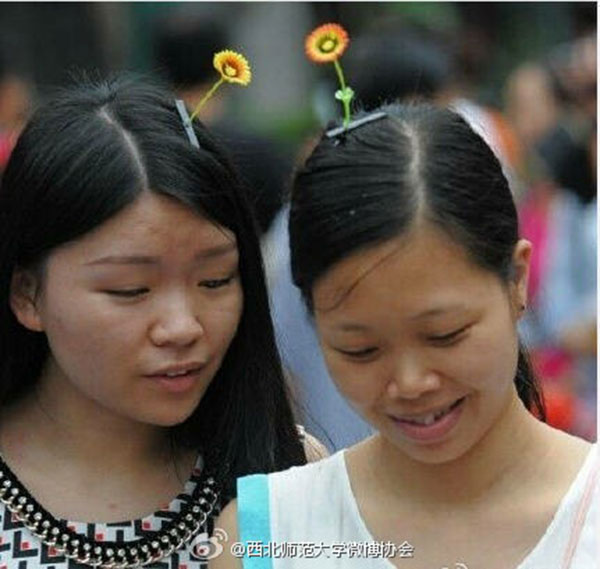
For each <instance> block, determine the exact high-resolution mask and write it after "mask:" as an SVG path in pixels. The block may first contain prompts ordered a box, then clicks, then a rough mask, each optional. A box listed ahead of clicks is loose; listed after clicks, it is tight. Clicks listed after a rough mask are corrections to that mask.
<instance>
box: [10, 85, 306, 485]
mask: <svg viewBox="0 0 600 569" xmlns="http://www.w3.org/2000/svg"><path fill="white" fill-rule="evenodd" d="M194 130H195V132H196V136H197V138H198V140H199V142H200V149H197V148H194V147H193V146H192V145H191V144H190V142H189V140H188V138H187V136H186V134H185V131H184V127H183V124H182V122H181V120H180V118H179V115H178V113H177V111H176V108H175V101H174V99H173V98H172V97H171V96H170V95H169V93H168V92H166V91H163V90H162V89H161V88H160V87H158V86H155V85H152V84H150V83H148V82H147V81H142V80H140V79H138V78H135V77H131V76H129V77H128V76H121V77H119V78H116V79H113V80H109V81H89V80H84V81H81V82H79V84H78V85H76V86H73V87H71V88H67V89H66V90H62V91H60V92H59V93H58V94H57V96H56V97H55V98H54V99H53V100H51V101H48V102H47V103H46V104H45V105H43V106H42V107H41V108H40V109H39V110H38V111H37V112H36V113H35V114H34V116H33V117H32V118H31V120H30V121H29V123H28V125H27V126H26V128H25V130H24V131H23V133H22V134H21V136H20V138H19V140H18V142H17V144H16V147H15V149H14V151H13V153H12V156H11V158H10V161H9V163H8V165H7V168H6V171H5V172H4V176H3V179H2V184H1V186H0V300H1V302H0V412H1V409H2V407H3V406H6V405H8V404H9V403H12V402H14V401H16V400H17V399H18V398H20V397H22V396H24V395H25V394H27V393H30V392H31V391H32V389H33V388H34V386H35V384H36V382H37V381H38V378H39V376H40V373H41V370H42V367H43V365H44V362H45V360H46V358H47V356H48V353H49V348H48V342H47V340H46V336H45V335H44V334H42V333H36V332H32V331H30V330H27V329H26V328H24V327H23V326H21V325H20V324H19V323H18V322H17V320H16V318H15V316H14V314H13V312H12V310H11V308H10V306H9V295H10V286H11V278H12V275H13V272H14V271H15V269H16V268H29V269H32V270H34V271H38V272H39V274H41V275H43V265H44V260H45V259H46V258H47V257H48V255H50V254H51V253H52V251H53V250H54V249H55V248H56V247H59V246H60V245H62V244H65V243H68V242H70V241H73V240H76V239H77V238H79V237H81V236H83V235H85V234H86V233H88V232H89V231H91V230H92V229H94V228H95V227H98V226H99V225H101V224H103V223H104V222H105V221H107V220H108V219H110V218H111V217H113V216H115V215H116V214H118V213H119V212H120V211H121V210H123V208H125V207H126V206H128V205H129V204H131V203H133V202H134V201H135V200H136V199H137V198H138V197H139V196H140V195H142V194H143V193H145V192H155V193H157V194H160V195H163V196H167V197H169V198H171V199H173V200H177V201H178V202H180V203H182V204H184V205H186V206H188V207H189V208H190V209H192V210H193V211H195V212H197V213H198V214H199V215H201V216H203V217H205V218H208V219H210V220H212V221H213V222H215V223H216V224H218V225H220V226H223V227H226V228H228V229H229V230H231V231H232V232H233V233H234V234H235V235H236V238H237V244H238V249H239V259H240V261H239V270H240V275H241V282H242V288H243V294H244V309H243V313H242V316H241V320H240V323H239V326H238V329H237V333H236V335H235V337H234V339H233V341H232V343H231V345H230V347H229V350H228V352H227V355H226V356H225V358H224V361H223V363H222V366H221V368H220V369H219V371H218V372H217V374H216V376H215V377H214V379H213V381H212V383H211V385H210V387H209V388H208V390H207V392H206V394H205V395H204V398H203V399H202V401H201V402H200V404H199V406H198V408H197V409H196V410H195V412H194V413H193V414H192V416H191V417H189V419H187V420H186V421H185V422H184V423H182V424H181V425H177V426H174V427H172V428H171V433H172V439H173V441H174V443H175V444H176V445H180V446H182V447H186V448H188V447H189V448H197V449H199V450H201V451H202V452H203V453H204V456H205V460H206V462H207V464H208V465H209V466H211V467H213V468H214V469H215V471H216V472H217V475H218V476H220V478H221V482H222V483H223V486H224V487H225V490H226V492H227V493H228V494H229V495H233V494H234V493H235V478H236V477H238V476H242V475H245V474H249V473H254V472H270V471H275V470H281V469H285V468H288V467H290V466H292V465H296V464H303V463H304V462H305V460H306V459H305V456H304V451H303V447H302V444H301V442H300V440H299V437H298V433H297V429H296V426H295V424H294V418H293V415H292V411H291V407H290V404H289V402H288V395H287V390H286V386H285V382H284V376H283V372H282V368H281V364H280V360H279V356H278V353H277V350H276V347H275V340H274V332H273V325H272V320H271V316H270V312H269V304H268V297H267V291H266V285H265V278H264V270H263V265H262V257H261V253H260V246H259V240H258V237H257V232H256V223H255V220H254V217H253V213H252V211H251V206H250V204H249V201H248V199H247V196H246V193H245V191H244V189H243V188H242V186H241V184H240V182H239V180H238V177H237V175H236V173H235V172H234V170H233V168H232V165H231V163H230V161H229V160H228V158H227V157H226V155H225V153H224V151H223V150H222V149H221V148H219V147H218V146H217V144H216V143H215V142H214V140H213V139H212V137H211V136H210V134H209V133H208V132H207V130H206V129H205V128H204V127H203V126H202V125H201V124H200V123H199V122H197V121H196V122H195V123H194Z"/></svg>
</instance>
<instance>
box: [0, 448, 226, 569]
mask: <svg viewBox="0 0 600 569" xmlns="http://www.w3.org/2000/svg"><path fill="white" fill-rule="evenodd" d="M5 468H6V467H5ZM201 473H202V459H201V457H199V458H198V461H197V462H196V465H195V467H194V470H193V472H192V474H191V476H190V479H189V480H188V481H187V482H186V484H185V487H184V489H183V491H182V493H181V494H179V495H178V496H176V497H175V498H174V499H173V500H172V501H171V503H169V504H165V505H164V507H162V508H161V509H160V510H158V511H157V512H155V513H153V514H151V515H149V516H147V517H145V518H142V519H139V520H132V521H126V522H120V523H108V524H102V523H85V522H70V521H69V522H66V524H67V527H69V528H70V529H71V530H73V531H75V532H77V533H78V534H80V535H84V536H87V538H88V539H93V540H95V541H97V542H107V541H114V542H118V543H124V544H126V543H127V542H128V541H133V540H137V539H139V538H141V537H144V536H149V535H152V533H153V532H156V531H159V530H161V529H162V528H163V526H164V525H165V524H167V523H169V522H170V521H172V520H173V519H174V518H175V517H177V514H178V513H179V512H180V511H181V508H182V506H183V505H184V504H186V503H187V502H189V500H190V496H191V495H192V494H193V492H194V489H195V488H196V486H197V485H198V483H199V482H201ZM217 513H218V509H217V511H215V513H214V514H213V518H212V519H209V520H208V522H207V523H206V524H205V526H204V527H202V528H201V530H200V532H199V534H198V535H197V536H196V537H195V539H193V540H192V542H191V543H190V544H189V545H188V546H185V547H183V548H182V549H179V550H177V551H175V552H173V553H172V554H171V555H170V556H168V557H165V558H163V559H162V560H160V561H159V562H156V563H152V564H150V565H146V567H148V568H150V569H206V568H207V566H208V561H207V560H206V557H204V555H208V556H209V557H210V547H211V545H212V543H211V540H209V539H208V536H209V535H210V531H211V530H212V527H208V526H212V524H213V521H214V516H216V514H217ZM199 553H200V554H201V555H203V556H199V555H198V554H199ZM42 567H43V568H45V569H83V568H84V567H85V568H89V566H88V565H83V564H80V563H77V562H75V561H73V560H70V559H67V558H66V557H65V556H64V555H62V554H60V553H58V552H57V551H56V549H55V548H53V547H49V546H46V545H44V544H43V543H41V540H40V539H39V538H38V537H36V536H35V535H33V534H32V533H31V532H30V531H29V530H28V529H27V528H26V527H25V526H24V525H23V524H22V523H21V522H20V521H19V520H18V519H17V517H16V516H15V514H13V513H11V512H10V511H9V510H8V509H7V508H6V506H5V505H4V504H3V503H2V502H0V569H38V568H42Z"/></svg>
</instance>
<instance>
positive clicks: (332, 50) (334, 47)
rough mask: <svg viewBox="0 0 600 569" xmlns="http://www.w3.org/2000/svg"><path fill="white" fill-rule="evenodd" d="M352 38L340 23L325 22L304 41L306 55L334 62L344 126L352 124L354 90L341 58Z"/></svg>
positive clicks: (322, 60)
mask: <svg viewBox="0 0 600 569" xmlns="http://www.w3.org/2000/svg"><path fill="white" fill-rule="evenodd" d="M349 42H350V39H349V38H348V33H347V32H346V30H345V29H344V28H342V26H340V25H339V24H323V25H322V26H319V27H318V28H316V29H314V30H313V31H312V32H311V33H310V34H308V36H306V41H305V43H304V48H305V51H306V56H307V57H308V58H309V59H310V60H311V61H313V62H314V63H333V65H334V67H335V71H336V73H337V76H338V80H339V82H340V88H339V89H338V90H337V91H336V92H335V98H336V99H338V100H339V101H341V102H342V105H343V107H344V123H343V124H344V128H347V127H348V125H349V124H350V101H352V98H353V97H354V91H353V90H352V89H351V88H350V87H349V86H347V85H346V80H345V79H344V72H343V71H342V66H341V65H340V62H339V59H340V57H341V56H342V54H343V53H344V51H346V48H347V47H348V43H349Z"/></svg>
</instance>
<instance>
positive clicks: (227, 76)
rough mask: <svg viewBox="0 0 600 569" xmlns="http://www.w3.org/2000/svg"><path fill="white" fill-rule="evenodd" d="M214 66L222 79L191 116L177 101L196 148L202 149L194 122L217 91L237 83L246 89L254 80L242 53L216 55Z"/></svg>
mask: <svg viewBox="0 0 600 569" xmlns="http://www.w3.org/2000/svg"><path fill="white" fill-rule="evenodd" d="M213 66H214V68H215V69H216V70H217V71H218V72H219V74H220V75H221V77H220V78H219V79H218V80H217V81H216V82H215V84H214V85H213V86H212V87H211V88H210V89H209V91H208V93H206V95H204V97H202V100H201V101H200V102H199V103H198V104H197V105H196V108H195V109H194V112H193V113H192V114H191V116H189V115H188V112H187V109H186V107H185V103H184V102H183V101H182V100H181V99H177V100H176V101H175V107H176V108H177V112H178V113H179V116H180V117H181V121H182V122H183V127H184V128H185V132H186V134H187V136H188V139H189V141H190V143H191V144H192V146H195V147H196V148H200V144H199V143H198V138H197V137H196V133H195V132H194V127H193V126H192V121H193V120H194V118H196V116H198V113H199V112H200V109H201V108H202V107H203V106H204V104H205V103H206V101H208V100H209V99H210V98H211V97H212V96H213V95H214V94H215V91H216V90H217V89H218V88H219V87H220V86H221V85H222V84H223V83H235V84H237V85H241V86H242V87H246V86H247V85H248V84H249V83H250V81H251V80H252V70H251V69H250V64H249V63H248V60H247V59H246V58H245V57H244V56H243V55H242V54H241V53H237V52H235V51H231V50H230V49H225V50H223V51H219V52H218V53H215V55H214V57H213Z"/></svg>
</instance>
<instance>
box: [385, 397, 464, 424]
mask: <svg viewBox="0 0 600 569" xmlns="http://www.w3.org/2000/svg"><path fill="white" fill-rule="evenodd" d="M463 399H464V397H461V398H460V399H457V400H455V401H453V402H452V403H450V404H449V405H446V406H444V407H441V408H440V407H438V409H437V410H433V411H428V412H424V413H419V414H415V415H403V416H400V417H394V419H395V420H397V421H402V422H406V423H412V424H416V425H424V426H429V425H432V424H433V423H435V422H436V421H439V419H441V418H442V417H443V416H444V415H447V414H448V413H450V411H452V410H453V409H454V408H455V407H457V406H458V405H460V403H461V402H462V400H463Z"/></svg>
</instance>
